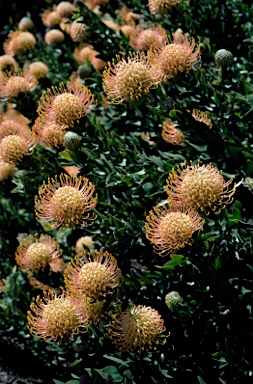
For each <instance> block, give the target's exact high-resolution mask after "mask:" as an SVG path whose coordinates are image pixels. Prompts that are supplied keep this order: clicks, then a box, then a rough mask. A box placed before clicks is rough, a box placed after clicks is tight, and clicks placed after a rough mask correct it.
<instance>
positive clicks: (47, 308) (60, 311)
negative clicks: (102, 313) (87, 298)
mask: <svg viewBox="0 0 253 384" xmlns="http://www.w3.org/2000/svg"><path fill="white" fill-rule="evenodd" d="M27 314H28V316H27V319H28V328H29V331H30V333H31V334H32V335H33V336H37V337H39V338H41V339H44V340H45V341H51V340H54V341H56V340H58V339H62V338H63V337H71V338H72V337H73V336H74V335H76V334H78V333H81V332H82V333H83V332H87V330H88V318H89V314H88V313H87V312H85V307H84V306H80V305H78V302H77V300H76V299H75V298H74V297H70V296H68V295H66V294H64V293H63V294H62V295H60V296H56V295H55V294H53V293H50V292H47V293H44V297H43V298H42V299H41V298H40V297H39V296H38V297H37V299H36V302H35V303H32V304H31V311H28V313H27Z"/></svg>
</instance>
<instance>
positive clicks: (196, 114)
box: [192, 109, 213, 128]
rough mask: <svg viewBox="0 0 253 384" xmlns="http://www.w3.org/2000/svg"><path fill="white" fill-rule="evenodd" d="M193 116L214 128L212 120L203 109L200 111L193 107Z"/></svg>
mask: <svg viewBox="0 0 253 384" xmlns="http://www.w3.org/2000/svg"><path fill="white" fill-rule="evenodd" d="M192 117H193V118H194V119H195V120H196V121H199V122H200V123H204V124H206V125H207V126H208V127H209V128H212V125H213V124H212V120H211V119H209V117H208V116H207V114H206V113H205V112H203V111H200V110H199V109H193V111H192Z"/></svg>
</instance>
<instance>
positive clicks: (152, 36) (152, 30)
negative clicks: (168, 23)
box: [129, 25, 167, 51]
mask: <svg viewBox="0 0 253 384" xmlns="http://www.w3.org/2000/svg"><path fill="white" fill-rule="evenodd" d="M166 40H167V37H166V31H165V29H164V28H162V27H161V26H160V25H158V26H153V27H149V28H145V26H141V25H140V26H138V27H137V28H135V29H134V30H133V32H132V33H131V34H130V41H129V43H130V46H131V47H132V48H134V49H136V50H137V51H146V50H148V49H149V48H150V47H151V45H152V44H154V45H156V46H161V45H164V43H165V42H166Z"/></svg>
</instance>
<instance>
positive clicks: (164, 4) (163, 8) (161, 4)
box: [148, 0, 182, 14]
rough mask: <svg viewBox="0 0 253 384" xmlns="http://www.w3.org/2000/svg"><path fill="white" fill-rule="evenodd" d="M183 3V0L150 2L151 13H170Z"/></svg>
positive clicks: (152, 0)
mask: <svg viewBox="0 0 253 384" xmlns="http://www.w3.org/2000/svg"><path fill="white" fill-rule="evenodd" d="M181 3H182V0H148V6H149V11H150V13H152V14H157V13H169V12H171V11H172V9H173V8H175V7H178V6H179V5H180V4H181Z"/></svg>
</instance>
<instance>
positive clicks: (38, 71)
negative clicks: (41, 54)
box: [28, 61, 49, 79]
mask: <svg viewBox="0 0 253 384" xmlns="http://www.w3.org/2000/svg"><path fill="white" fill-rule="evenodd" d="M28 70H29V72H30V73H31V74H32V75H34V76H35V77H36V79H41V78H43V77H47V75H48V72H49V68H48V66H47V65H46V64H45V63H43V62H42V61H35V62H34V63H31V64H29V66H28Z"/></svg>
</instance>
